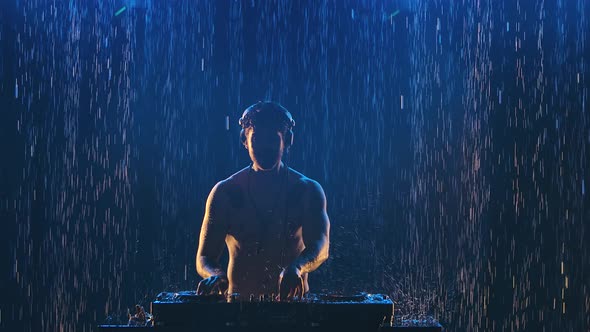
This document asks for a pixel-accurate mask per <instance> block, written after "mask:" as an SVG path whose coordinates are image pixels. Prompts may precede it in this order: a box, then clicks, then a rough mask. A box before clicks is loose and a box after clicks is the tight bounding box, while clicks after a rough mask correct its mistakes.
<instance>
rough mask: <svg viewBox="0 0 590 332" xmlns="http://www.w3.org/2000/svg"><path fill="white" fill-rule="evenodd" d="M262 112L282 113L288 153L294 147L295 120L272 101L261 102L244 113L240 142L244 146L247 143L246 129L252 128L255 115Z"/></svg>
mask: <svg viewBox="0 0 590 332" xmlns="http://www.w3.org/2000/svg"><path fill="white" fill-rule="evenodd" d="M262 110H272V111H274V112H278V113H280V116H281V117H282V118H283V120H284V122H285V124H286V126H287V131H286V133H285V137H284V141H285V150H286V151H288V149H289V148H290V147H291V146H292V145H293V127H295V120H293V117H292V116H291V113H289V111H288V110H287V109H286V108H285V107H283V106H282V105H280V104H279V103H275V102H272V101H259V102H257V103H256V104H254V105H251V106H249V107H248V108H246V110H245V111H244V113H242V117H241V118H240V120H239V121H238V123H239V124H240V126H241V127H242V130H240V141H241V142H242V144H245V143H246V128H248V127H251V126H252V120H253V117H254V115H255V114H256V113H258V112H260V111H262Z"/></svg>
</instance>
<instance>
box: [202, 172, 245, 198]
mask: <svg viewBox="0 0 590 332" xmlns="http://www.w3.org/2000/svg"><path fill="white" fill-rule="evenodd" d="M247 174H248V167H245V168H243V169H241V170H239V171H237V172H236V173H234V174H232V175H230V176H229V177H228V178H226V179H224V180H221V181H219V182H217V183H216V184H215V186H214V187H213V189H211V196H215V197H220V198H223V199H222V201H226V202H227V201H228V200H229V203H230V204H231V206H234V207H236V206H241V204H242V202H243V194H242V189H241V188H242V184H243V183H244V179H245V178H246V175H247Z"/></svg>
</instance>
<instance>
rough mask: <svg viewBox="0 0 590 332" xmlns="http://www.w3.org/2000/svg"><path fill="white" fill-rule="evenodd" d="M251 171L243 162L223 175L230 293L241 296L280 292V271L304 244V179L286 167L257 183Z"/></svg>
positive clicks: (305, 191)
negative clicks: (272, 177)
mask: <svg viewBox="0 0 590 332" xmlns="http://www.w3.org/2000/svg"><path fill="white" fill-rule="evenodd" d="M252 172H253V171H252V170H251V169H250V167H246V168H244V169H242V170H240V171H239V172H237V173H236V174H234V175H232V176H231V177H230V178H228V179H227V180H226V181H227V184H228V186H227V187H226V188H227V195H228V196H227V197H228V198H229V199H228V200H227V201H226V202H227V203H226V204H228V205H229V206H227V207H224V208H227V209H228V211H227V212H228V216H229V217H228V221H227V222H228V224H227V230H226V232H227V233H226V237H225V243H226V245H227V248H228V252H229V262H228V269H227V276H228V280H229V289H228V292H229V293H240V295H241V296H242V297H244V296H246V297H247V296H249V295H250V294H254V295H256V296H257V295H259V294H269V295H270V294H273V293H274V294H278V278H279V274H280V273H281V271H282V269H283V268H285V267H286V266H287V265H288V264H290V263H291V262H292V261H293V260H294V259H295V258H296V257H298V256H299V254H300V253H301V252H302V251H303V249H304V248H305V246H304V243H303V237H302V226H303V223H302V221H303V220H304V218H305V201H306V195H307V190H306V188H307V182H306V179H307V178H306V177H305V176H304V175H302V174H301V173H299V172H297V171H295V170H292V169H290V168H287V167H285V168H283V169H282V170H281V172H280V174H278V175H277V176H276V177H275V179H274V181H272V182H264V181H258V182H257V181H256V180H255V177H254V176H255V175H254V174H252ZM287 172H288V174H287ZM303 278H304V282H305V290H306V291H307V290H308V288H309V287H308V283H307V274H305V275H304V276H303Z"/></svg>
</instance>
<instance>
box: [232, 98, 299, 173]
mask: <svg viewBox="0 0 590 332" xmlns="http://www.w3.org/2000/svg"><path fill="white" fill-rule="evenodd" d="M239 123H240V126H242V131H241V132H240V139H241V141H242V144H243V145H244V147H245V148H246V149H248V154H249V155H250V159H252V162H253V163H255V164H257V166H258V167H259V168H261V169H263V170H270V169H273V168H274V167H276V166H277V165H278V164H279V163H280V161H281V159H282V157H283V152H284V151H287V152H288V151H289V148H290V147H291V145H292V144H293V131H292V128H293V127H294V126H295V120H293V117H292V116H291V113H289V111H287V109H285V108H284V107H283V106H281V105H280V104H278V103H274V102H270V101H265V102H262V101H259V102H257V103H256V104H254V105H252V106H250V107H248V108H247V109H246V110H245V111H244V113H243V114H242V117H241V118H240V121H239Z"/></svg>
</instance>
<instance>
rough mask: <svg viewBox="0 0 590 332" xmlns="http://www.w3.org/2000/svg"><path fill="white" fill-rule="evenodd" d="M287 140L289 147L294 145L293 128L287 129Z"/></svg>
mask: <svg viewBox="0 0 590 332" xmlns="http://www.w3.org/2000/svg"><path fill="white" fill-rule="evenodd" d="M285 142H287V147H289V148H290V147H291V146H292V145H293V130H289V131H287V135H286V137H285Z"/></svg>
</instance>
